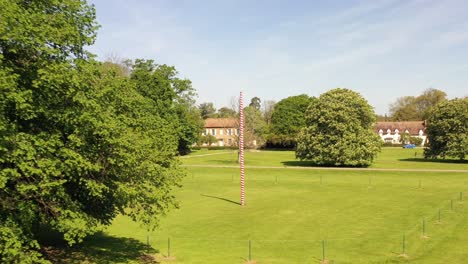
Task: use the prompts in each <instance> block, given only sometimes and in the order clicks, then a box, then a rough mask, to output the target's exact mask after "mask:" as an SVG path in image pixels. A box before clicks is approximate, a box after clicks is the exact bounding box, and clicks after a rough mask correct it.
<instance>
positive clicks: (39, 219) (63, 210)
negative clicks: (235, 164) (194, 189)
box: [0, 0, 184, 263]
mask: <svg viewBox="0 0 468 264" xmlns="http://www.w3.org/2000/svg"><path fill="white" fill-rule="evenodd" d="M0 6H1V7H2V8H0V259H1V260H2V262H6V263H37V262H44V261H43V260H42V257H41V255H40V253H39V250H38V249H39V248H40V247H41V246H42V244H39V242H38V241H39V240H38V238H39V236H40V233H41V232H40V231H41V229H43V228H44V227H47V228H48V229H52V230H54V231H57V232H59V233H61V234H62V235H63V239H64V240H65V241H67V242H68V244H69V245H73V244H76V243H79V242H80V241H81V240H82V239H83V238H84V237H85V236H86V235H89V234H92V233H94V232H96V231H97V230H98V227H99V226H100V225H107V224H110V223H111V221H112V219H114V217H115V216H116V215H117V214H120V213H121V214H125V215H128V216H130V217H131V218H132V219H133V220H135V221H139V222H141V223H142V224H144V225H145V226H147V228H148V229H153V228H155V227H156V226H157V224H158V219H159V218H160V216H161V215H164V214H166V213H167V212H168V210H169V209H171V208H174V207H176V206H177V203H176V201H175V198H174V196H173V195H172V192H171V190H172V189H173V188H175V187H177V186H178V185H179V183H180V180H181V178H182V177H183V176H184V173H183V171H181V170H180V168H179V166H178V161H177V160H176V154H177V148H178V143H179V142H180V133H179V132H178V133H174V131H180V128H179V125H180V122H179V121H180V119H178V118H176V119H173V118H172V117H174V116H177V113H176V111H172V112H170V113H167V111H166V110H167V109H175V108H176V106H177V105H175V102H177V100H178V99H179V97H181V94H184V92H182V93H181V92H180V91H178V90H177V89H179V88H180V87H181V86H180V85H179V84H178V83H176V79H175V78H173V77H174V76H173V75H172V74H174V70H171V68H170V67H160V69H159V70H158V69H152V70H148V69H151V67H152V66H154V65H152V64H151V63H146V62H142V63H141V65H138V66H139V67H140V66H141V68H143V69H144V68H145V67H148V68H147V69H144V70H141V71H140V72H138V73H137V72H133V73H132V75H133V79H130V78H129V77H127V76H125V74H122V72H121V70H119V69H116V68H115V67H113V66H112V65H104V64H102V63H99V62H97V61H94V60H93V59H92V56H90V54H89V53H88V52H86V51H85V46H88V45H91V44H92V43H93V42H94V39H95V34H96V30H97V25H96V22H95V11H94V9H93V7H92V6H90V5H88V4H86V3H85V1H79V0H62V1H6V0H0ZM138 69H140V68H138ZM134 70H135V69H134ZM148 71H149V72H152V73H153V74H152V75H149V74H146V72H148ZM154 75H157V78H156V76H154ZM148 76H150V77H152V78H149V77H148ZM171 76H172V77H171ZM136 77H138V78H139V77H141V79H138V78H136ZM135 78H136V79H135ZM155 80H157V81H158V82H160V84H159V85H158V86H157V87H155V86H152V85H150V84H149V83H146V82H150V81H155ZM171 89H172V90H171ZM182 97H183V96H182ZM41 243H42V242H41Z"/></svg>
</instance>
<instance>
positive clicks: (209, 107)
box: [198, 103, 216, 119]
mask: <svg viewBox="0 0 468 264" xmlns="http://www.w3.org/2000/svg"><path fill="white" fill-rule="evenodd" d="M198 109H200V114H201V116H202V118H203V119H207V118H209V117H216V108H215V107H214V105H213V103H202V104H200V105H199V106H198Z"/></svg>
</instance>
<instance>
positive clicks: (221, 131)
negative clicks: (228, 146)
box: [219, 128, 224, 136]
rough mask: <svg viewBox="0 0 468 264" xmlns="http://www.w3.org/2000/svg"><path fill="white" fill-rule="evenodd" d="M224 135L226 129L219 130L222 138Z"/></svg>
mask: <svg viewBox="0 0 468 264" xmlns="http://www.w3.org/2000/svg"><path fill="white" fill-rule="evenodd" d="M223 133H224V129H222V128H221V129H220V130H219V134H220V135H221V136H222V135H223Z"/></svg>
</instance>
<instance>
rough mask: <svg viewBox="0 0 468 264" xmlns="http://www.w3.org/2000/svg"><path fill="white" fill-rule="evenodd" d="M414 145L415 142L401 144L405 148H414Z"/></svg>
mask: <svg viewBox="0 0 468 264" xmlns="http://www.w3.org/2000/svg"><path fill="white" fill-rule="evenodd" d="M415 147H416V145H415V144H406V145H403V148H407V149H414V148H415Z"/></svg>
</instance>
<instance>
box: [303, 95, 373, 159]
mask: <svg viewBox="0 0 468 264" xmlns="http://www.w3.org/2000/svg"><path fill="white" fill-rule="evenodd" d="M374 122H375V114H374V111H373V109H372V107H371V106H370V105H369V104H368V103H367V101H366V100H365V99H364V98H363V97H362V96H361V95H360V94H358V93H356V92H354V91H351V90H348V89H342V88H337V89H333V90H330V91H328V92H326V93H324V94H322V95H320V97H319V98H317V99H314V100H312V103H311V104H310V106H309V108H308V110H307V114H306V126H305V128H303V129H302V130H301V132H300V134H299V137H298V140H297V142H298V143H297V150H296V157H297V158H300V159H301V160H311V161H313V162H314V163H316V164H318V165H331V166H369V165H370V164H371V163H372V161H373V159H374V157H375V156H376V154H377V153H378V152H379V150H380V146H381V144H382V142H381V139H380V138H379V136H378V135H377V134H376V133H374V132H373V130H372V125H373V123H374Z"/></svg>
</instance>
